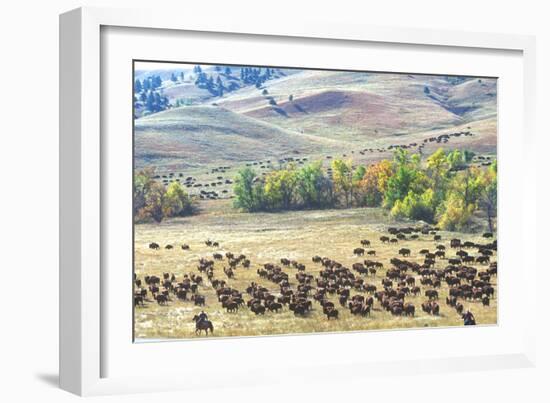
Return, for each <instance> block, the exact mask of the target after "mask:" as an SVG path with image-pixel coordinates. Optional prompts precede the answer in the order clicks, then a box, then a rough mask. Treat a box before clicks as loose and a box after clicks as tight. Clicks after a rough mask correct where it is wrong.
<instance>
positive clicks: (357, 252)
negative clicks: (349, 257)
mask: <svg viewBox="0 0 550 403" xmlns="http://www.w3.org/2000/svg"><path fill="white" fill-rule="evenodd" d="M353 254H354V255H357V256H363V255H364V254H365V249H363V248H355V249H354V250H353Z"/></svg>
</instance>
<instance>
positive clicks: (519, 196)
mask: <svg viewBox="0 0 550 403" xmlns="http://www.w3.org/2000/svg"><path fill="white" fill-rule="evenodd" d="M105 27H118V28H135V29H138V28H139V29H155V30H162V31H166V32H168V31H180V32H186V31H187V32H194V33H197V32H198V33H201V32H202V33H205V34H206V33H218V34H219V35H233V34H238V35H244V36H247V35H249V36H254V37H255V38H256V40H261V38H266V39H268V38H269V39H270V40H275V41H277V40H292V41H295V42H297V43H299V42H300V41H306V40H312V39H313V40H317V39H319V40H330V41H336V42H335V43H359V44H361V43H376V44H378V46H386V45H387V46H390V45H411V46H422V47H433V48H434V49H470V50H473V51H476V52H481V53H483V52H490V51H511V52H516V54H517V55H519V56H518V57H520V58H521V67H522V82H521V87H520V88H522V90H523V91H522V93H521V94H519V95H520V96H521V99H520V100H519V102H520V103H521V104H522V105H523V108H522V118H521V121H517V119H519V118H517V119H516V122H515V123H516V124H518V125H519V126H518V127H520V130H522V133H521V134H522V135H521V136H520V138H519V140H518V139H513V141H519V144H521V147H520V148H517V150H519V151H518V152H519V153H520V156H519V158H520V160H523V161H529V160H530V159H531V158H532V156H533V155H534V150H535V147H536V139H535V133H534V110H535V108H534V102H535V61H534V58H535V41H534V38H533V37H530V36H521V35H503V34H489V33H468V32H457V31H441V30H438V31H430V30H419V29H407V28H382V27H369V26H364V25H361V26H358V25H350V24H345V23H330V22H329V23H327V22H319V21H315V20H301V21H300V23H291V22H289V23H286V24H283V25H281V24H278V23H275V22H270V21H269V20H268V19H267V20H262V21H253V20H250V21H247V22H243V21H233V20H231V19H226V20H212V19H209V18H206V17H199V16H193V17H192V18H190V17H189V16H186V14H185V13H183V14H179V13H163V12H157V11H154V10H117V9H103V8H80V9H77V10H73V11H70V12H68V13H65V14H63V15H61V17H60V49H61V52H60V99H61V101H60V385H61V387H62V388H63V389H65V390H68V391H70V392H73V393H76V394H79V395H98V394H113V393H130V392H132V393H135V392H152V391H161V390H175V389H186V388H198V387H206V385H209V386H226V385H229V384H231V385H235V383H237V384H239V385H243V386H244V385H253V384H260V383H273V382H281V381H283V380H284V381H288V382H293V379H295V378H296V377H297V376H299V377H300V378H301V381H304V380H307V379H310V380H314V379H315V380H321V381H322V380H323V379H324V378H325V377H326V375H325V374H326V370H327V369H340V370H343V371H342V372H349V371H350V370H351V371H354V373H355V374H356V376H365V377H366V376H369V375H371V374H374V373H376V374H380V373H385V374H394V375H395V374H405V373H419V372H432V371H433V372H441V371H456V370H474V369H475V370H479V369H491V368H503V367H509V368H512V367H516V368H517V367H527V366H533V365H534V362H535V345H534V344H535V343H534V339H535V334H534V329H535V325H534V318H533V317H532V315H534V312H535V309H534V306H535V298H536V297H535V295H534V292H532V290H531V292H527V291H526V287H524V289H523V290H521V289H520V290H519V291H518V293H520V294H521V300H522V304H523V307H524V309H523V312H525V315H524V316H523V317H522V320H521V321H518V322H517V323H513V324H514V326H515V327H516V328H517V332H516V333H515V334H514V343H515V344H514V346H513V347H512V344H510V348H509V349H506V347H502V346H501V347H499V348H500V350H498V352H497V350H496V349H495V350H494V351H491V352H490V353H488V354H482V353H479V352H472V354H465V355H462V352H460V351H458V350H457V351H455V352H454V353H453V354H446V352H445V351H440V352H437V353H436V354H432V355H429V356H427V355H426V356H417V357H413V356H410V357H406V356H402V359H397V358H396V357H395V356H393V357H388V358H384V357H378V356H377V357H376V358H375V359H374V358H371V359H365V358H364V357H360V356H358V357H353V359H346V360H334V361H332V362H326V363H315V362H312V363H311V365H310V367H308V371H307V373H304V372H303V367H300V366H297V364H296V365H295V364H294V363H293V362H292V361H291V362H284V363H280V364H281V365H282V366H281V368H284V371H277V372H278V375H277V377H276V378H273V377H271V376H266V373H262V372H261V371H258V369H260V367H259V366H258V367H250V368H245V367H244V366H243V370H248V374H247V375H248V376H247V377H246V378H245V377H231V378H230V379H228V378H227V377H225V378H224V377H223V376H222V375H221V374H220V373H216V372H215V371H210V372H209V373H208V383H206V382H205V381H204V375H205V374H206V372H205V371H206V369H205V368H202V369H201V368H199V369H198V371H197V370H195V371H194V373H191V372H189V371H187V372H186V371H184V370H182V371H176V370H175V369H174V368H168V369H167V371H166V372H163V373H162V374H159V375H158V376H154V375H150V374H146V375H142V376H137V375H136V374H131V373H130V371H128V373H127V374H125V373H124V371H125V370H124V367H121V370H119V371H117V373H116V375H113V376H111V375H110V373H111V372H112V371H107V370H106V368H105V365H106V364H105V361H106V357H109V354H111V355H112V354H113V352H112V349H111V350H110V351H109V349H107V346H108V345H112V343H111V341H109V338H108V337H107V336H106V333H105V329H102V327H105V326H106V324H109V323H110V322H109V321H105V317H106V316H108V313H109V306H108V305H107V304H106V303H105V297H106V295H107V294H106V293H107V292H106V291H105V290H103V289H102V284H103V283H102V282H103V281H104V280H105V278H108V277H109V276H106V275H105V273H104V272H102V269H101V268H102V266H104V265H105V264H106V262H105V259H106V257H105V256H106V255H105V251H106V250H107V249H108V247H107V246H108V245H105V244H104V243H103V242H104V240H103V239H102V234H103V232H102V231H103V230H102V227H104V226H106V223H105V221H104V220H105V216H104V214H102V206H104V203H107V202H108V197H106V196H105V189H107V185H106V184H105V182H106V181H105V180H104V178H105V175H109V173H108V172H105V169H106V166H107V165H106V159H107V157H105V155H106V154H108V152H107V153H106V152H105V151H106V150H105V147H106V146H110V144H111V143H109V141H105V139H104V138H103V140H102V136H101V133H102V132H103V131H105V130H106V127H104V126H103V121H102V119H103V118H104V116H102V108H101V102H102V88H101V83H102V77H101V74H102V69H101V65H102V64H101V55H105V53H102V52H103V49H102V46H103V47H104V46H105V44H104V43H103V42H102V36H101V32H102V29H104V28H105ZM336 46H337V45H336ZM107 54H108V53H107ZM396 68H399V67H396ZM450 73H453V72H450ZM458 73H460V70H459V71H458ZM516 84H517V83H516ZM128 88H130V81H129V82H128ZM520 92H521V91H520ZM128 98H129V97H128ZM518 136H519V135H518ZM499 141H500V140H499ZM513 146H514V145H512V144H511V145H510V147H513ZM499 147H500V144H499ZM499 153H500V150H499ZM524 165H525V168H524V169H523V170H519V172H518V173H516V175H519V177H516V179H515V180H516V182H514V183H521V186H523V188H524V189H535V187H536V174H535V173H531V172H530V173H529V175H526V174H525V173H526V170H527V169H530V168H529V167H528V166H529V164H524ZM503 171H504V172H505V173H507V172H509V171H507V170H506V169H504V170H503ZM503 171H499V177H501V176H502V177H504V178H505V179H499V186H501V187H502V181H503V180H504V181H506V180H507V179H506V177H505V176H504V174H503V173H502V172H503ZM522 174H523V177H522V176H521V175H522ZM512 180H514V179H511V181H512ZM504 190H505V191H506V189H504ZM511 190H512V189H511ZM499 192H501V189H500V188H499ZM526 194H527V193H526V192H518V191H516V192H515V193H514V192H513V190H512V192H511V193H510V200H511V198H514V197H515V199H514V203H515V204H514V207H516V208H520V209H519V210H517V209H516V211H515V213H516V214H517V215H516V216H515V217H511V216H510V215H508V216H506V215H504V216H503V218H501V217H499V228H503V229H506V231H508V232H512V231H513V232H514V234H515V238H514V241H515V251H516V252H518V254H519V252H520V251H522V250H526V249H527V246H528V238H527V234H529V233H532V234H534V233H535V232H536V228H535V227H536V199H535V198H530V199H527V196H525V195H526ZM531 194H532V193H531ZM500 195H501V193H499V204H500V203H501V197H500ZM504 207H506V206H504ZM499 211H501V210H500V207H499ZM499 216H500V214H499ZM503 220H508V221H509V224H507V222H508V221H505V222H503V223H501V221H503ZM503 224H504V225H503ZM499 243H501V239H500V237H499ZM501 245H503V243H501ZM507 256H508V257H509V258H510V259H513V258H514V257H513V256H511V254H505V255H504V258H507ZM523 256H524V259H523V260H522V261H521V262H519V265H520V266H521V267H520V268H518V270H520V273H521V276H520V277H521V278H520V279H519V280H518V282H519V283H520V284H521V282H522V281H525V279H527V278H529V277H531V278H534V277H535V276H536V267H537V265H536V261H535V255H534V254H527V253H524V254H523ZM502 258H503V256H501V254H500V252H499V266H500V263H501V259H502ZM499 269H500V267H499ZM519 288H521V287H519ZM130 295H131V294H130ZM110 303H112V302H110ZM114 303H118V302H116V301H115V302H114ZM124 303H129V301H125V302H124ZM526 308H527V309H526ZM529 308H532V309H529ZM529 312H532V313H533V314H530V313H529ZM500 314H502V312H499V315H500ZM499 325H500V326H501V327H500V330H502V329H506V326H505V324H503V323H499ZM492 329H497V330H492ZM498 329H499V328H498V327H494V328H488V329H485V330H484V329H481V330H480V333H476V334H473V333H471V334H470V335H469V336H468V335H466V334H465V333H461V334H459V336H460V337H465V338H467V337H470V338H474V337H477V335H479V337H482V336H483V337H495V338H496V337H500V336H501V334H500V333H498V331H499V330H498ZM463 330H465V329H439V330H438V329H435V330H431V332H434V331H435V332H439V333H438V334H436V335H435V337H439V338H449V340H451V338H452V337H457V336H456V335H457V333H456V332H461V331H463ZM476 330H477V329H476ZM398 332H404V331H397V332H392V333H391V334H392V335H394V336H390V337H403V336H395V335H396V334H397V333H398ZM482 332H483V333H485V334H483V335H482ZM372 334H377V335H374V336H370V337H373V338H374V337H378V338H379V339H380V338H382V337H385V336H384V335H383V334H382V332H374V333H372ZM364 335H365V333H355V334H352V335H349V336H345V337H346V343H348V344H349V346H350V348H351V347H353V346H354V345H358V344H357V343H360V340H361V337H365V336H364ZM453 335H454V336H453ZM311 337H317V336H308V335H306V336H297V337H293V338H292V340H289V341H284V343H294V344H292V345H293V346H294V347H292V348H301V349H306V348H307V345H310V346H314V345H315V343H314V342H309V341H308V340H309V338H311ZM323 337H324V336H323ZM338 337H340V339H338ZM341 337H342V336H341V335H340V336H338V335H333V336H328V337H326V338H324V339H323V342H324V343H331V342H338V340H339V341H340V342H341V340H342V339H341ZM408 337H415V336H414V334H412V333H410V335H409V336H408ZM267 340H269V342H268V341H267ZM316 340H317V339H316ZM129 342H130V343H131V340H129ZM208 343H212V344H211V345H210V347H209V348H207V347H205V346H207V345H208ZM281 343H282V342H281V338H280V337H273V338H267V339H266V338H242V339H238V340H233V341H226V340H221V341H220V340H212V341H208V342H201V343H200V344H195V345H194V346H195V347H194V348H196V349H197V350H200V351H202V354H208V351H209V349H210V350H211V351H216V352H217V354H225V353H224V351H225V352H227V351H229V350H233V351H235V349H238V351H239V352H240V351H246V354H248V355H249V356H252V355H253V354H254V353H261V352H262V351H263V352H265V353H266V354H267V353H268V351H266V350H267V349H270V350H272V351H274V352H276V351H278V350H277V347H276V345H277V344H279V345H280V344H281ZM161 344H162V346H159V347H158V348H159V349H158V350H155V354H158V353H159V352H160V351H162V352H163V353H168V354H170V353H171V352H174V351H176V350H177V349H178V347H177V346H178V345H177V343H161ZM495 344H497V343H495ZM188 345H190V344H189V343H188ZM141 351H142V352H143V354H144V355H147V352H145V351H144V350H141ZM228 354H229V353H228ZM237 356H238V355H235V354H233V356H231V355H228V358H229V357H231V358H232V359H234V358H236V357H237ZM126 358H127V356H126ZM121 359H122V360H124V359H125V357H124V356H123V357H122V358H121ZM258 365H260V364H258ZM336 372H338V371H336ZM201 376H202V377H201ZM331 377H332V379H333V378H334V374H331Z"/></svg>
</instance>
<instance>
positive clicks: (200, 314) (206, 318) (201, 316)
mask: <svg viewBox="0 0 550 403" xmlns="http://www.w3.org/2000/svg"><path fill="white" fill-rule="evenodd" d="M205 320H208V315H207V314H206V313H205V312H204V311H201V313H199V319H198V320H197V323H201V322H204V321H205Z"/></svg>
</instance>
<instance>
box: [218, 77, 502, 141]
mask: <svg viewBox="0 0 550 403" xmlns="http://www.w3.org/2000/svg"><path fill="white" fill-rule="evenodd" d="M264 87H265V90H266V91H267V93H265V92H264V89H257V88H246V89H243V90H240V91H237V92H235V93H232V94H230V95H228V96H227V97H224V98H223V99H220V100H219V101H217V102H218V103H219V104H220V105H221V106H224V107H226V108H228V109H231V110H233V111H235V112H238V113H243V114H246V115H247V116H252V117H255V118H258V119H261V120H264V121H267V122H270V123H273V124H277V125H279V126H281V127H284V128H286V129H291V130H296V131H300V132H304V133H312V134H315V135H319V136H323V137H329V138H337V139H344V140H357V136H360V137H366V136H374V137H381V136H396V135H404V134H412V133H415V132H419V131H425V130H428V129H434V128H435V129H438V128H448V127H453V126H455V125H459V124H462V123H467V122H471V121H474V120H477V119H479V118H487V117H490V116H494V115H495V114H496V106H495V100H494V94H495V83H494V81H492V82H489V81H487V82H485V81H482V82H481V83H480V82H478V80H477V79H470V80H467V81H466V82H464V83H461V84H458V85H453V84H451V83H450V82H449V81H447V80H446V79H445V78H444V77H435V76H414V75H404V74H369V73H364V74H361V73H349V72H332V71H303V72H300V73H298V74H295V75H292V76H289V77H284V78H281V79H278V80H273V81H270V82H268V83H266V84H265V86H264ZM426 88H427V90H426ZM289 97H292V100H290V98H289Z"/></svg>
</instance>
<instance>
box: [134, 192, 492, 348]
mask: <svg viewBox="0 0 550 403" xmlns="http://www.w3.org/2000/svg"><path fill="white" fill-rule="evenodd" d="M208 203H217V204H218V205H217V206H215V207H216V208H212V206H209V208H208V211H210V213H208V214H201V215H197V216H193V217H189V218H181V219H175V220H170V221H167V222H163V223H161V224H140V225H136V226H135V273H136V275H137V277H138V278H144V276H145V275H156V276H159V277H161V278H162V274H163V273H166V272H168V273H173V274H174V275H175V276H176V278H177V281H181V279H182V277H183V275H184V274H191V273H195V274H200V273H199V272H198V270H197V265H198V261H199V259H200V258H201V257H206V258H209V259H211V258H212V254H213V253H215V252H222V253H225V252H227V251H230V252H233V253H235V254H241V253H242V254H245V255H246V256H247V257H248V258H249V259H250V260H251V267H250V268H249V269H245V268H243V267H241V266H239V268H238V269H237V270H236V273H235V278H233V279H227V277H226V276H225V274H224V272H223V267H224V265H227V262H226V260H222V261H216V263H215V269H214V273H215V278H218V279H223V280H226V281H227V284H228V286H230V287H233V288H236V289H238V290H239V291H241V292H242V293H243V297H244V298H245V300H248V299H249V298H250V297H249V296H248V295H246V292H245V289H246V287H248V286H249V285H250V283H251V282H253V281H254V282H256V283H258V284H260V285H262V286H265V287H267V288H268V289H269V290H270V291H271V292H272V293H274V294H278V291H279V290H278V286H277V285H276V284H274V283H272V282H270V281H268V280H266V279H261V278H260V277H259V275H258V274H257V269H258V268H259V267H262V266H263V264H264V263H268V262H271V263H277V264H279V261H280V259H281V258H283V257H284V258H288V259H294V260H297V261H298V262H300V263H304V264H305V265H306V273H310V274H313V275H314V276H316V277H317V276H318V274H319V271H320V270H321V268H322V266H321V265H320V264H317V263H313V262H312V261H311V258H312V256H315V255H320V256H327V257H329V258H331V259H335V260H337V261H339V262H341V263H342V264H343V265H344V266H346V267H350V268H351V265H352V264H353V263H355V262H361V261H362V260H363V259H365V258H367V257H366V256H365V257H363V258H359V257H357V256H354V254H353V249H354V248H356V247H358V246H360V240H361V239H369V240H370V241H371V242H372V248H371V249H374V250H375V251H376V256H375V257H368V258H369V259H372V260H376V261H380V262H382V263H383V264H384V269H382V270H379V271H378V273H377V274H376V276H375V277H372V276H362V277H363V278H364V279H365V282H366V283H369V284H374V285H376V286H377V288H378V289H379V290H380V289H382V286H381V280H382V278H384V277H385V272H386V270H387V269H388V268H389V267H390V263H389V260H390V259H391V258H393V257H397V256H398V253H397V251H398V249H400V248H402V247H405V248H409V249H411V251H412V254H411V257H410V258H408V259H410V260H413V261H417V262H422V261H423V256H422V255H420V254H419V253H418V252H419V250H420V249H424V248H426V249H430V250H431V251H433V250H434V249H435V246H436V244H438V243H443V244H445V245H447V249H448V253H452V254H453V255H454V251H452V250H450V248H449V240H450V239H451V238H455V237H458V238H461V239H462V240H463V241H464V240H470V241H474V242H480V243H481V242H486V240H485V239H483V238H482V237H481V234H479V235H472V234H468V235H466V234H458V233H446V232H441V233H440V234H441V235H442V240H441V241H440V242H435V241H433V235H421V236H420V238H419V239H417V240H403V241H399V243H398V244H396V245H388V244H382V243H381V242H380V241H379V238H380V236H381V235H384V234H387V232H385V230H386V229H387V227H388V226H389V225H394V224H392V223H390V222H389V219H388V218H387V217H386V216H385V215H384V211H383V210H380V209H349V210H324V211H318V210H317V211H296V212H286V213H276V214H267V213H266V214H261V213H260V214H247V213H239V212H234V211H233V210H229V207H228V206H227V203H225V204H223V203H222V201H212V202H208ZM224 209H227V210H225V211H224ZM207 239H210V240H213V241H218V242H219V243H220V247H219V248H211V247H208V246H206V245H205V243H204V241H205V240H207ZM150 242H156V243H158V244H159V245H160V246H161V248H160V249H159V250H152V249H149V247H148V245H149V243H150ZM184 243H186V244H188V245H189V246H190V250H187V251H184V250H182V249H181V247H180V246H181V245H182V244H184ZM168 244H170V245H173V246H174V249H168V250H167V249H165V248H164V247H165V245H168ZM446 265H447V261H446V260H445V259H441V260H438V262H437V264H436V268H444V267H445V266H446ZM477 267H478V270H479V269H484V268H486V267H487V266H477ZM284 271H285V272H286V273H288V274H289V278H290V283H291V286H292V288H293V289H295V287H296V285H297V281H296V279H295V274H296V272H297V271H296V269H294V268H291V267H286V268H284ZM356 275H358V274H357V273H356ZM202 276H203V278H205V277H206V276H205V275H204V274H202ZM418 280H419V279H417V285H420V283H419V281H418ZM492 281H493V282H496V279H495V277H493V280H492ZM493 285H494V286H496V284H493ZM421 288H422V293H421V295H419V296H417V297H413V296H407V297H406V299H405V302H411V303H413V304H414V305H415V307H416V315H415V317H414V318H408V317H404V316H401V317H395V316H392V315H391V314H390V313H389V312H386V311H384V310H382V309H381V306H380V304H379V303H378V302H377V301H375V303H374V310H373V312H372V315H371V317H366V318H364V317H358V316H353V315H351V314H350V312H349V310H348V309H347V308H343V307H340V306H339V305H338V299H337V298H338V296H337V295H336V294H335V295H333V296H331V297H330V299H331V300H333V302H334V303H335V305H337V307H338V309H339V313H340V315H339V318H338V319H337V320H334V319H332V320H327V318H326V316H325V315H323V312H322V308H321V307H320V305H319V304H318V303H317V302H315V301H314V302H313V310H312V311H311V312H310V313H309V314H308V315H307V316H306V317H297V316H295V315H294V314H293V312H291V311H290V310H289V309H288V307H284V308H283V310H282V312H279V313H274V312H266V314H265V315H259V316H256V315H255V314H254V313H253V312H251V311H250V310H249V309H248V308H247V307H246V306H245V307H242V308H240V309H239V311H238V312H237V313H227V312H226V311H225V309H223V308H222V306H221V303H220V302H218V300H217V297H216V293H215V290H214V289H213V288H212V287H211V286H210V284H209V283H208V281H206V278H205V282H204V284H203V285H201V286H199V290H198V292H199V293H200V294H202V295H204V296H205V297H206V306H205V307H204V308H201V307H196V306H194V304H193V302H191V301H178V300H176V299H175V298H171V299H172V300H171V301H170V302H169V303H168V304H167V305H166V306H161V305H158V304H157V303H156V302H155V301H154V300H152V298H151V296H150V294H149V295H148V297H147V298H148V301H146V302H145V306H144V307H141V306H140V307H136V308H135V338H136V340H141V339H178V338H190V337H196V335H195V332H194V329H195V323H194V322H193V320H192V318H193V316H194V315H195V314H198V313H199V312H200V311H201V310H202V309H204V310H205V311H206V313H207V314H208V316H209V319H210V320H211V321H212V322H213V324H214V328H215V331H214V336H217V337H220V336H221V337H224V336H255V335H272V334H290V333H310V332H339V331H358V330H371V329H393V328H418V327H427V326H462V320H461V317H460V316H459V315H458V314H457V313H456V312H455V310H454V309H452V308H451V307H449V306H447V305H446V304H445V297H446V296H447V295H448V288H447V285H446V284H445V283H444V284H443V286H442V288H441V289H440V290H439V294H440V295H439V305H440V307H441V314H440V315H439V316H431V315H428V314H426V313H425V312H422V310H421V306H420V305H421V303H422V302H424V301H426V297H424V291H425V289H427V288H426V287H424V286H421ZM495 288H496V287H495ZM354 294H357V292H355V291H353V290H352V293H351V295H354ZM463 302H464V301H463ZM464 307H465V308H466V309H470V310H471V311H472V312H473V313H474V314H475V317H476V320H477V323H478V324H496V322H497V294H495V298H493V299H491V305H490V307H483V306H482V304H481V302H479V301H465V302H464ZM202 337H204V335H203V336H202Z"/></svg>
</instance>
